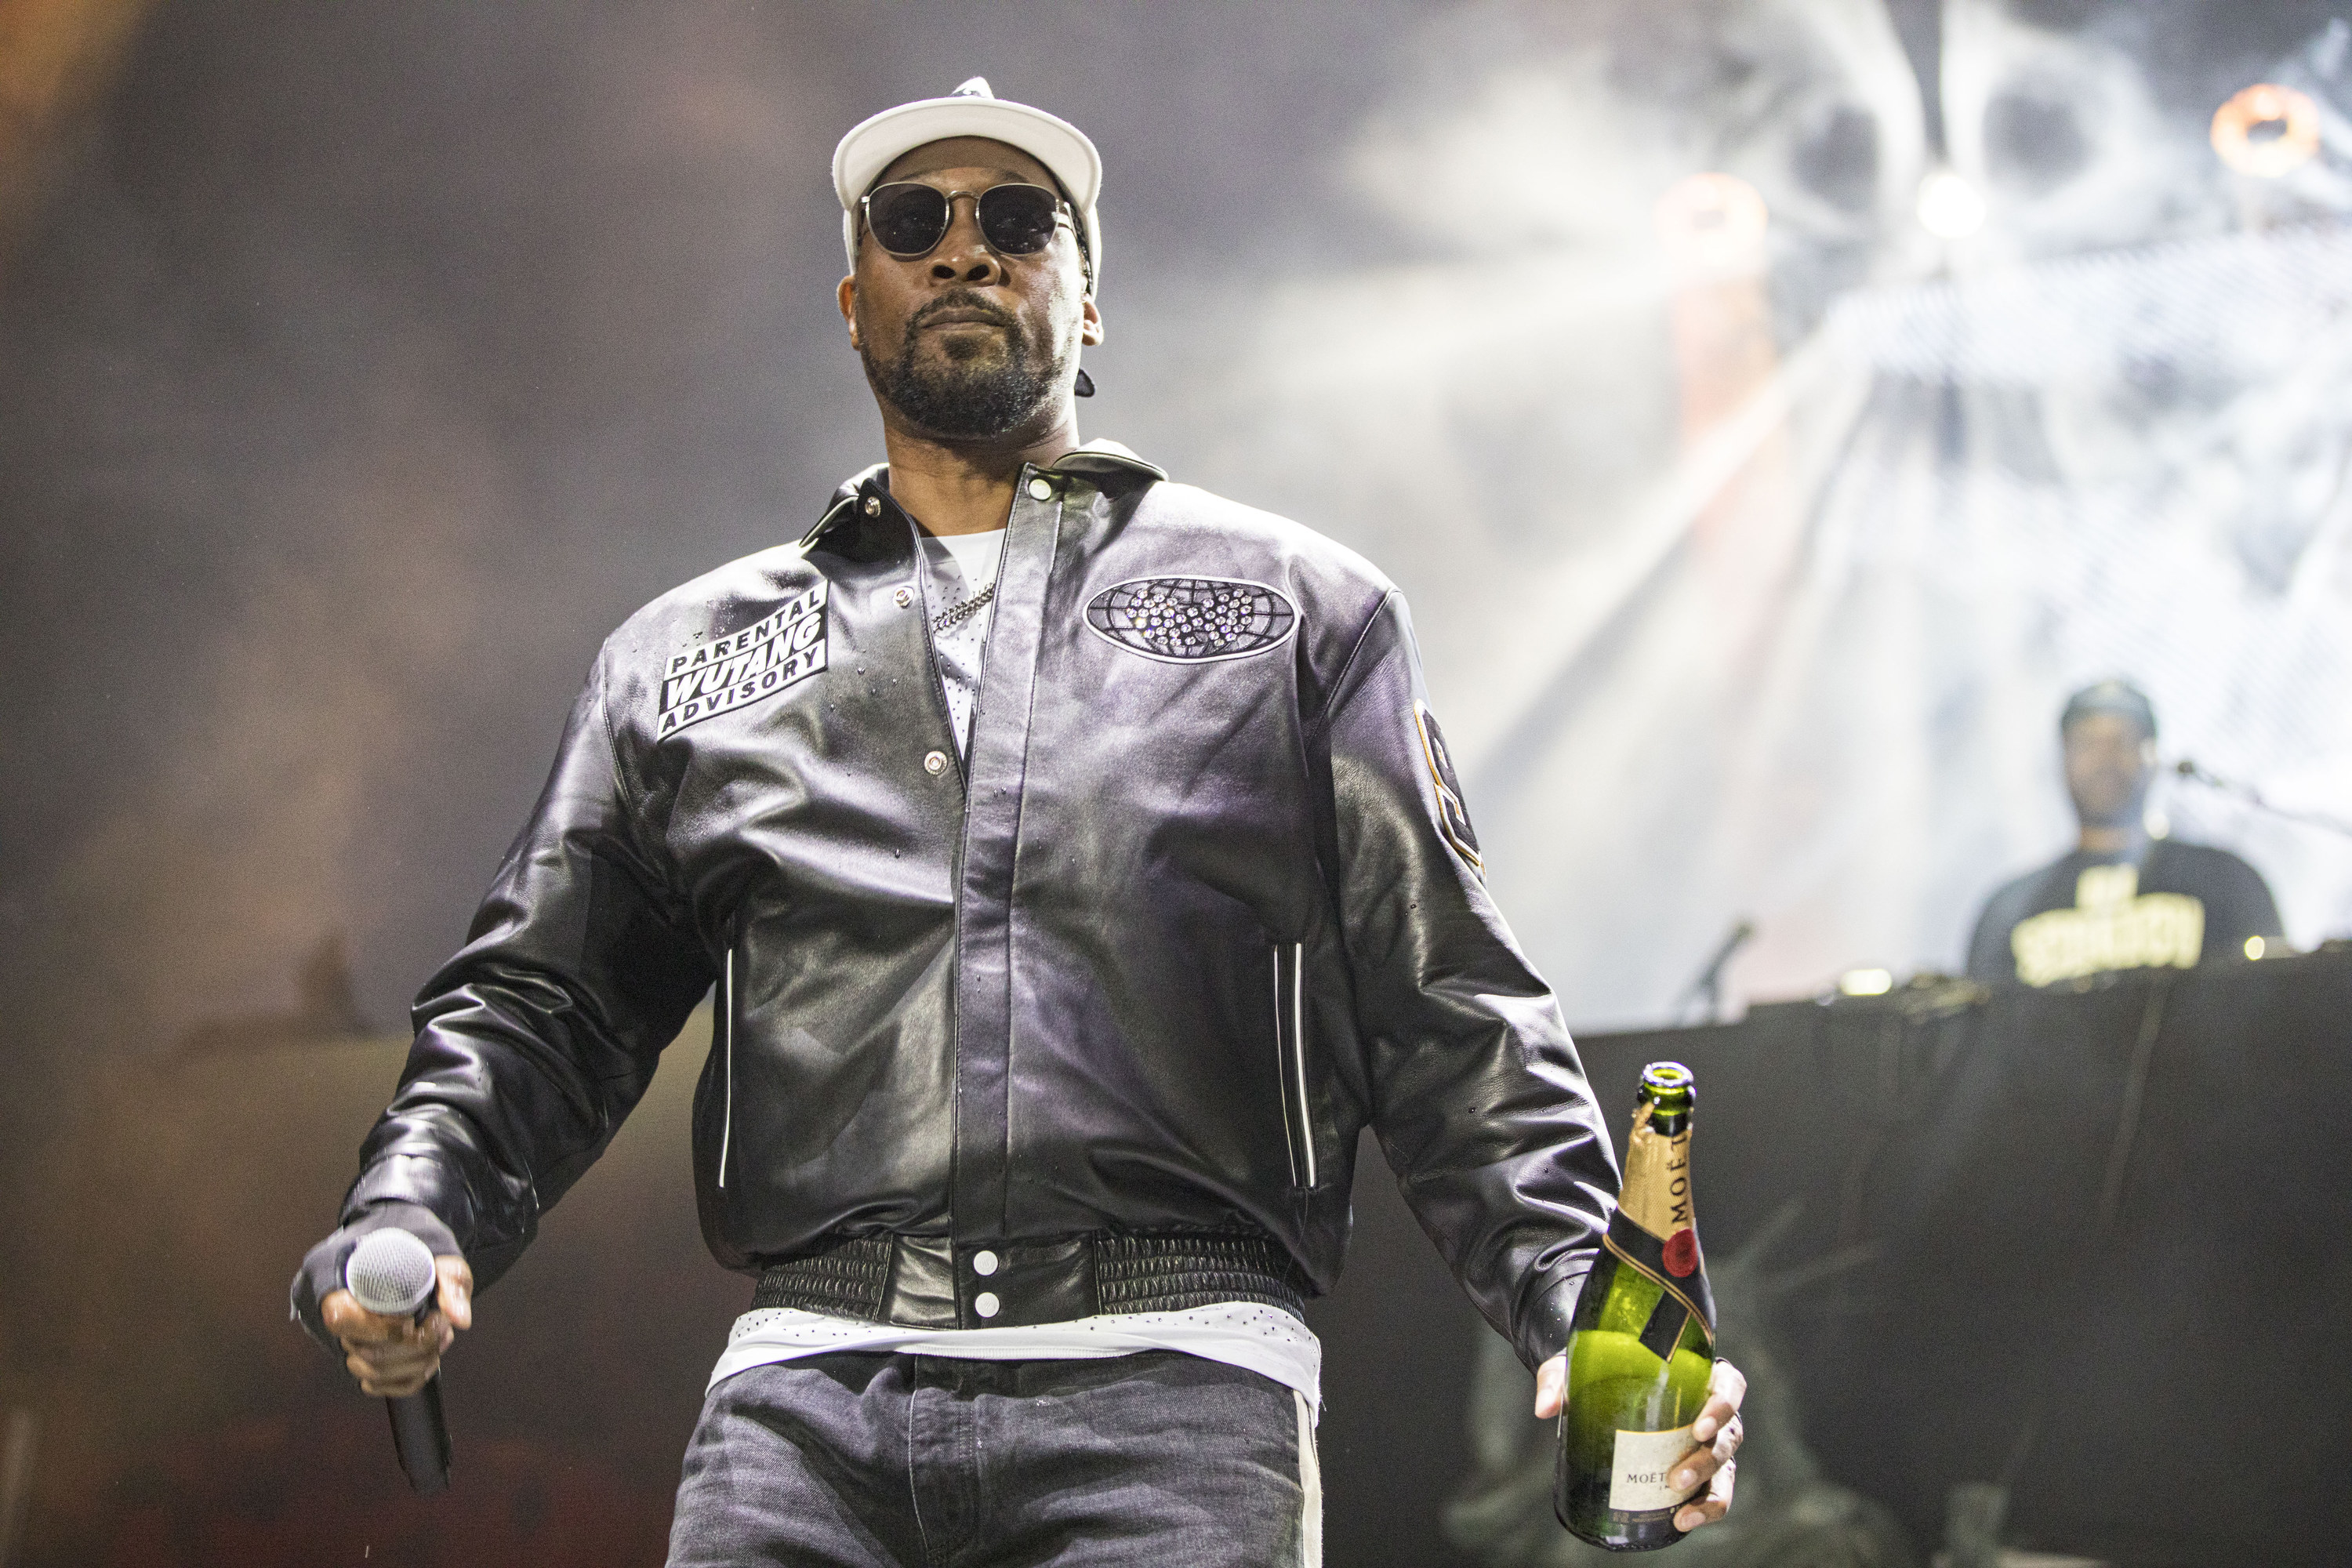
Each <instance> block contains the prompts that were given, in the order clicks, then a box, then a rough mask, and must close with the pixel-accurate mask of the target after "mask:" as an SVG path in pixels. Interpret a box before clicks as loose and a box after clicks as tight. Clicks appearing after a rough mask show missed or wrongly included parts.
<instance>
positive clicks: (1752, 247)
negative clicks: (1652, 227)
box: [1654, 174, 1771, 273]
mask: <svg viewBox="0 0 2352 1568" xmlns="http://www.w3.org/2000/svg"><path fill="white" fill-rule="evenodd" d="M1654 217H1655V219H1656V221H1657V226H1658V238H1659V240H1660V241H1661V242H1662V243H1664V246H1665V247H1666V254H1667V255H1668V256H1669V257H1671V258H1673V260H1674V263H1675V268H1677V269H1679V270H1681V271H1685V272H1701V273H1728V272H1753V271H1756V270H1758V269H1759V268H1762V267H1763V265H1764V232H1765V230H1766V229H1767V228H1768V227H1769V226H1770V224H1771V215H1770V214H1769V212H1768V211H1767V210H1766V209H1765V206H1764V197H1763V196H1762V195H1761V194H1760V193H1759V192H1758V191H1757V189H1756V187H1755V186H1753V185H1751V184H1748V182H1747V181H1745V180H1743V179H1741V178H1740V177H1739V176H1738V175H1737V174H1691V175H1687V176H1685V178H1683V179H1680V180H1676V181H1675V183H1674V184H1672V185H1670V186H1669V187H1667V190H1666V194H1665V195H1663V196H1660V197H1659V198H1658V205H1657V208H1656V211H1655V213H1654Z"/></svg>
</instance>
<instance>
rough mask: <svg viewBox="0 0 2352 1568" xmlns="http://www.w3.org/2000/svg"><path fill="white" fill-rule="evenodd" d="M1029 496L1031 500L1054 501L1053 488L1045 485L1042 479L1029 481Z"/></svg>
mask: <svg viewBox="0 0 2352 1568" xmlns="http://www.w3.org/2000/svg"><path fill="white" fill-rule="evenodd" d="M1029 494H1030V497H1031V499H1032V500H1053V499H1054V487H1053V486H1051V485H1049V484H1047V483H1046V482H1045V480H1043V479H1031V480H1030V481H1029Z"/></svg>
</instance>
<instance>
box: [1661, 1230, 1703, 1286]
mask: <svg viewBox="0 0 2352 1568" xmlns="http://www.w3.org/2000/svg"><path fill="white" fill-rule="evenodd" d="M1697 1268H1698V1232H1696V1231H1695V1230H1693V1229H1692V1228H1691V1227H1690V1226H1683V1228H1682V1229H1680V1230H1678V1231H1676V1232H1675V1233H1674V1235H1672V1236H1670V1237H1666V1272H1667V1273H1669V1274H1671V1275H1673V1276H1674V1277H1675V1279H1689V1278H1690V1277H1691V1275H1692V1273H1693V1272H1695V1271H1696V1269H1697Z"/></svg>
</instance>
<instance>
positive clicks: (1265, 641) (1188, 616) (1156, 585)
mask: <svg viewBox="0 0 2352 1568" xmlns="http://www.w3.org/2000/svg"><path fill="white" fill-rule="evenodd" d="M1087 625H1088V626H1092V627H1093V628H1094V629H1095V632H1096V634H1097V636H1099V637H1103V638H1104V639H1106V640H1107V641H1109V642H1114V643H1117V644H1118V646H1119V647H1123V648H1126V649H1128V650H1129V651H1130V652H1133V653H1139V654H1141V655H1143V656H1144V657H1145V658H1158V659H1166V660H1168V661H1170V662H1171V663H1178V664H1198V663H1205V662H1207V661H1208V660H1210V659H1217V658H1244V657H1245V656H1247V655H1249V654H1254V653H1264V652H1265V650H1266V649H1268V648H1270V647H1277V646H1279V645H1280V644H1281V643H1283V642H1285V641H1286V640H1287V639H1288V638H1289V637H1290V634H1291V633H1292V632H1293V631H1295V630H1296V629H1297V626H1298V612H1297V609H1296V608H1294V607H1293V606H1292V605H1291V603H1290V601H1289V599H1287V598H1286V597H1285V596H1284V595H1282V594H1281V593H1279V592H1278V591H1276V590H1275V589H1273V588H1269V587H1267V586H1266V585H1265V584H1263V583H1237V582H1234V581H1232V580H1230V579H1227V578H1223V577H1139V578H1138V579H1136V580H1135V581H1134V582H1131V583H1121V584H1118V585H1117V586H1116V587H1110V588H1106V589H1104V590H1103V591H1102V592H1101V593H1099V594H1097V595H1095V596H1094V600H1093V602H1092V603H1090V604H1089V605H1087Z"/></svg>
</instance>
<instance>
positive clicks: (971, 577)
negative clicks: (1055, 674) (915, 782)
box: [919, 528, 1004, 755]
mask: <svg viewBox="0 0 2352 1568" xmlns="http://www.w3.org/2000/svg"><path fill="white" fill-rule="evenodd" d="M919 538H920V539H921V540H922V544H923V599H924V610H925V613H926V614H928V615H929V616H930V618H931V651H932V653H933V654H934V655H936V656H937V657H938V658H939V661H940V686H941V687H942V688H944V689H945V690H946V692H947V699H948V718H949V719H950V721H951V722H950V728H951V729H953V730H954V731H955V743H956V752H957V753H958V754H959V755H965V754H969V753H970V752H971V710H972V708H973V707H974V705H975V704H977V703H978V702H979V700H980V666H981V655H982V653H983V652H984V651H985V650H986V649H987V647H988V625H989V622H990V621H992V620H993V619H994V618H995V614H996V568H997V564H998V563H999V562H1001V561H1002V560H1003V558H1004V530H1003V529H1001V528H999V529H992V530H991V531H989V532H986V533H950V534H945V535H940V534H930V533H925V534H921V535H919Z"/></svg>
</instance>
